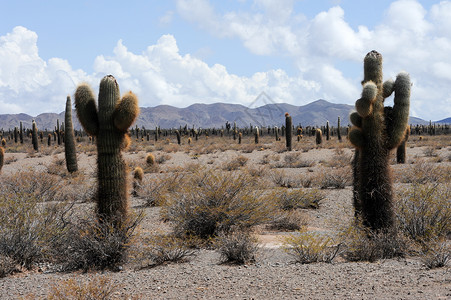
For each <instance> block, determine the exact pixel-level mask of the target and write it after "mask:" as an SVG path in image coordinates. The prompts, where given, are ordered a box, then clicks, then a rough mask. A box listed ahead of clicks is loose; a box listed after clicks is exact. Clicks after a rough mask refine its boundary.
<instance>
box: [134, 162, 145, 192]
mask: <svg viewBox="0 0 451 300" xmlns="http://www.w3.org/2000/svg"><path fill="white" fill-rule="evenodd" d="M143 178H144V171H143V169H142V168H141V167H136V168H135V170H133V192H132V195H133V196H138V191H139V189H140V188H141V186H142V182H143Z"/></svg>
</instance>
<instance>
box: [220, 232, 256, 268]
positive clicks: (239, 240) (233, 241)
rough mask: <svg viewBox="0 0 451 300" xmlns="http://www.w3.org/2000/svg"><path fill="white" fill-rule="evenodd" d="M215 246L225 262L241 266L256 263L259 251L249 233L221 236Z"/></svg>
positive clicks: (233, 233)
mask: <svg viewBox="0 0 451 300" xmlns="http://www.w3.org/2000/svg"><path fill="white" fill-rule="evenodd" d="M215 245H216V247H217V251H218V252H219V253H220V254H221V260H222V261H223V262H228V263H234V264H240V265H242V264H245V263H250V262H254V261H255V255H256V253H257V251H258V245H257V244H256V240H255V239H254V238H252V236H251V235H250V234H249V233H246V232H242V231H237V232H232V233H229V234H223V233H222V234H220V235H219V236H218V237H217V238H216V241H215Z"/></svg>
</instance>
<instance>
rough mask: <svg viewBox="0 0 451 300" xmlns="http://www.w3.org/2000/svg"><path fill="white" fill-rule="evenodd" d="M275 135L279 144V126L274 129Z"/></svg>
mask: <svg viewBox="0 0 451 300" xmlns="http://www.w3.org/2000/svg"><path fill="white" fill-rule="evenodd" d="M274 134H275V136H276V142H278V141H279V128H277V126H276V127H274Z"/></svg>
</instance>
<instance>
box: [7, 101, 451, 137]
mask: <svg viewBox="0 0 451 300" xmlns="http://www.w3.org/2000/svg"><path fill="white" fill-rule="evenodd" d="M254 106H255V105H254ZM353 110H354V106H353V105H347V104H336V103H330V102H328V101H326V100H322V99H320V100H317V101H314V102H311V103H309V104H306V105H302V106H296V105H291V104H286V103H269V104H264V105H261V106H256V107H252V106H251V107H247V106H244V105H241V104H227V103H214V104H193V105H190V106H188V107H185V108H177V107H174V106H170V105H158V106H155V107H142V108H141V113H140V115H139V117H138V120H137V121H136V125H137V126H138V127H143V126H144V127H145V128H147V129H153V128H155V127H156V126H160V127H161V128H175V127H179V126H185V125H187V126H188V127H192V126H195V127H196V128H213V127H216V128H220V127H221V126H225V123H226V122H229V123H231V124H233V122H236V124H237V126H239V127H244V126H249V124H251V125H252V126H282V124H284V123H285V117H284V115H285V113H286V112H288V113H289V114H290V115H291V116H292V118H293V124H294V125H298V124H301V125H302V126H320V125H325V124H326V122H327V121H329V123H330V125H331V126H336V124H337V118H338V117H340V119H341V125H342V126H347V125H348V122H349V114H350V113H351V112H352V111H353ZM72 116H73V123H74V128H75V129H80V123H79V122H78V119H77V117H76V114H75V111H74V112H73V114H72ZM58 119H59V121H60V123H61V122H63V121H64V112H61V113H59V114H57V113H43V114H40V115H37V116H35V117H33V116H30V115H27V114H0V128H3V129H4V130H7V129H9V128H11V129H12V128H14V127H16V126H19V123H20V122H22V123H23V126H24V127H25V128H31V122H32V120H35V121H36V124H37V125H38V128H39V129H49V130H52V129H54V128H55V126H56V123H57V120H58ZM409 123H410V124H424V125H426V124H428V123H429V122H428V121H425V120H422V119H420V118H416V117H412V116H411V117H410V120H409ZM434 123H447V124H450V123H451V118H447V119H444V120H440V121H435V122H434Z"/></svg>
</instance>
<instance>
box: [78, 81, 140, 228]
mask: <svg viewBox="0 0 451 300" xmlns="http://www.w3.org/2000/svg"><path fill="white" fill-rule="evenodd" d="M75 108H76V111H77V116H78V120H79V121H80V123H81V125H82V126H83V128H84V129H85V131H86V132H87V133H88V134H89V135H91V136H93V137H96V139H95V140H96V143H97V181H98V192H97V199H96V201H97V215H98V217H99V219H100V221H106V222H113V221H114V222H122V221H124V220H125V218H126V217H127V210H128V198H127V170H126V164H125V161H124V159H123V158H122V155H121V150H122V149H123V146H124V142H126V136H127V134H126V133H127V130H128V128H129V127H130V126H131V125H132V124H133V122H134V121H135V119H136V118H137V116H138V114H139V107H138V99H137V97H136V96H135V95H134V94H133V93H132V92H128V93H127V94H125V95H124V96H123V97H122V99H121V98H120V94H119V85H118V84H117V82H116V79H115V78H114V77H113V76H111V75H107V76H105V77H103V79H102V80H101V82H100V89H99V97H98V108H97V107H96V102H95V99H94V94H93V92H92V90H91V88H90V87H89V85H87V84H81V85H79V86H78V88H77V90H76V92H75Z"/></svg>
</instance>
